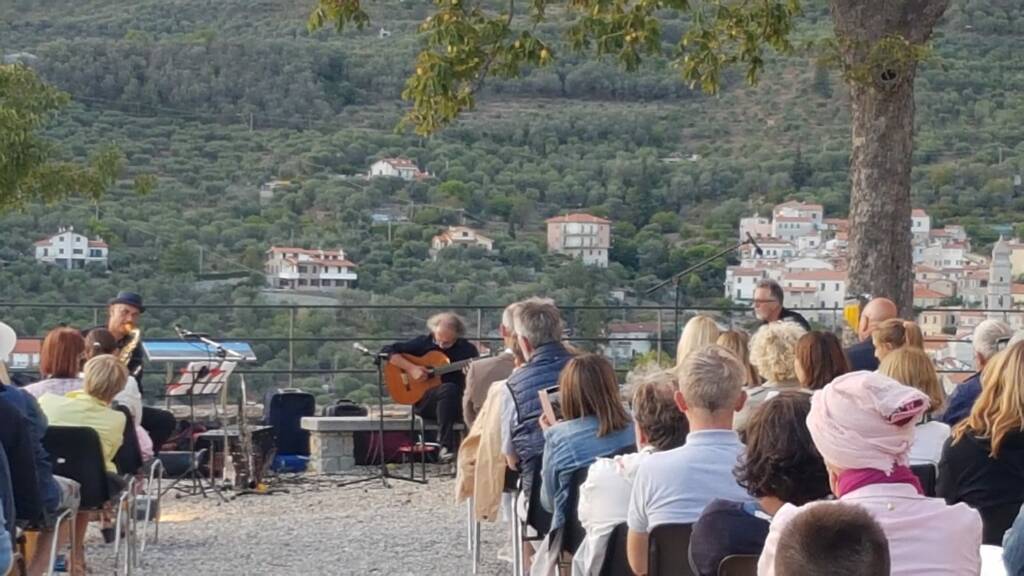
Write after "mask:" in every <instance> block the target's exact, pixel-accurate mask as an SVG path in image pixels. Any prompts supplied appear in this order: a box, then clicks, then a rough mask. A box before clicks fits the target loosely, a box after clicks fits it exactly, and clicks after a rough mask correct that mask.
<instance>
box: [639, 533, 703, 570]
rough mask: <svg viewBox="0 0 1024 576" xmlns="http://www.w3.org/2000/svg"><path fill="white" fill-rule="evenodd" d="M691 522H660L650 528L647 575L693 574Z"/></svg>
mask: <svg viewBox="0 0 1024 576" xmlns="http://www.w3.org/2000/svg"><path fill="white" fill-rule="evenodd" d="M692 531H693V524H661V525H660V526H655V527H654V529H653V530H651V533H650V538H649V539H648V550H647V576H694V574H693V570H692V569H691V568H690V534H691V532H692Z"/></svg>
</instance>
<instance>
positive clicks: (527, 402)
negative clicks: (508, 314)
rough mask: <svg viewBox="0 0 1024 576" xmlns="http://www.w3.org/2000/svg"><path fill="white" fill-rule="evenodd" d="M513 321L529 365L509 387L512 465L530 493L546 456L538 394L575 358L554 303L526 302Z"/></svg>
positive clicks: (556, 379)
mask: <svg viewBox="0 0 1024 576" xmlns="http://www.w3.org/2000/svg"><path fill="white" fill-rule="evenodd" d="M514 317H515V331H516V338H517V339H518V341H519V347H520V349H521V350H522V352H523V357H524V358H526V364H525V365H524V366H523V367H522V368H520V369H519V370H516V372H515V373H513V374H512V375H511V376H509V379H508V382H507V384H506V386H508V388H509V390H510V391H511V395H512V402H513V406H514V407H515V416H514V418H513V426H512V431H511V432H512V433H511V439H512V448H513V450H514V452H515V456H514V462H513V463H514V464H515V465H516V466H517V467H518V469H519V470H520V471H521V474H522V477H523V485H524V488H526V492H527V493H529V490H530V488H532V477H533V473H534V472H535V470H536V469H537V467H538V466H540V459H541V455H542V454H543V453H544V433H543V431H542V430H541V428H540V422H539V419H540V414H541V404H540V396H539V392H540V391H541V390H545V389H547V388H551V387H554V386H557V385H558V376H559V374H560V373H561V372H562V368H564V367H565V365H566V364H567V363H568V362H569V359H570V358H572V354H570V353H569V351H568V350H566V348H565V346H563V345H562V342H561V338H562V318H561V316H560V315H559V312H558V308H556V307H555V305H554V304H553V303H552V302H551V301H549V300H540V299H529V300H525V301H523V302H522V303H521V304H520V306H519V307H518V309H517V310H516V313H515V315H514Z"/></svg>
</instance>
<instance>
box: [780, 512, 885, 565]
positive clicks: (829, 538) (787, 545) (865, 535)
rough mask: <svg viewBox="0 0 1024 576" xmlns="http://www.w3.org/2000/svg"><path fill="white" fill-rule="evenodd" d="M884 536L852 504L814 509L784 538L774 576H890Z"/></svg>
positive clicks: (796, 520)
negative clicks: (777, 575) (775, 575)
mask: <svg viewBox="0 0 1024 576" xmlns="http://www.w3.org/2000/svg"><path fill="white" fill-rule="evenodd" d="M890 566H891V562H890V559H889V542H888V540H886V539H885V532H883V531H882V527H881V526H879V525H878V522H875V519H874V518H872V517H871V514H869V513H868V511H867V510H865V509H864V508H861V507H860V506H855V505H853V504H833V505H831V506H815V507H814V508H811V509H810V510H808V511H806V512H804V513H802V514H799V515H798V516H797V517H796V518H794V519H793V520H792V521H791V522H790V523H789V525H788V526H786V529H785V531H783V532H782V534H781V535H780V536H779V546H778V549H777V550H776V553H775V573H776V574H780V575H784V576H790V575H792V576H888V574H889V573H890Z"/></svg>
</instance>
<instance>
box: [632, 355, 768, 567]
mask: <svg viewBox="0 0 1024 576" xmlns="http://www.w3.org/2000/svg"><path fill="white" fill-rule="evenodd" d="M676 377H677V378H678V381H679V391H678V392H677V393H676V395H675V397H676V405H677V406H678V407H679V409H680V410H681V411H682V412H683V413H684V414H686V418H687V420H688V421H689V423H690V433H689V434H688V435H687V437H686V444H684V445H683V446H680V447H679V448H675V449H673V450H666V451H664V452H656V453H654V454H650V455H648V456H647V457H646V458H645V459H644V460H643V461H642V462H641V463H640V466H639V468H638V469H637V472H636V478H635V480H634V481H633V491H632V493H631V495H630V502H629V517H628V520H627V523H628V524H629V535H628V556H629V564H630V566H631V567H632V568H633V572H635V573H636V574H641V575H642V574H646V573H647V552H648V550H647V545H648V535H649V534H650V532H651V530H652V529H654V528H657V527H658V526H660V525H662V524H692V523H693V522H696V521H697V518H699V517H700V515H701V513H702V512H703V511H704V508H705V507H706V506H707V505H708V503H710V502H711V501H712V500H714V499H716V498H724V499H728V500H738V501H741V502H748V501H750V500H751V498H750V496H749V495H747V492H746V491H745V490H744V489H743V488H741V487H740V485H739V484H737V483H736V478H735V477H734V476H733V473H732V471H733V468H735V467H736V465H737V464H738V463H739V460H740V458H741V455H742V454H743V444H742V443H740V439H739V436H738V435H737V434H736V432H735V431H734V430H733V428H732V419H733V414H735V413H736V412H738V411H739V410H740V409H741V408H743V402H744V401H745V399H746V395H745V393H744V391H743V383H744V382H746V378H747V372H746V370H745V369H744V368H743V365H742V364H740V361H739V360H737V359H736V357H735V356H734V355H733V354H732V353H731V352H729V351H728V350H726V349H725V348H722V347H721V346H718V345H711V346H708V347H706V348H704V349H703V350H699V351H697V352H694V353H692V354H690V355H689V356H687V358H686V360H685V361H684V362H683V365H682V366H680V367H679V368H677V371H676Z"/></svg>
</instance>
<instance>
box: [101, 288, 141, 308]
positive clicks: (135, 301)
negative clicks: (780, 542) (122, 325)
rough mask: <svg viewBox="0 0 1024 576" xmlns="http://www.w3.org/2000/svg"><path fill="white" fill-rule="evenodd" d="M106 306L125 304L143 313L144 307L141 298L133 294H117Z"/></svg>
mask: <svg viewBox="0 0 1024 576" xmlns="http://www.w3.org/2000/svg"><path fill="white" fill-rule="evenodd" d="M107 304H108V305H114V304H127V305H128V306H132V307H134V308H138V310H139V312H145V311H146V307H145V306H143V305H142V296H140V295H138V294H136V293H135V292H118V293H117V297H116V298H113V299H111V300H110V302H107Z"/></svg>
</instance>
